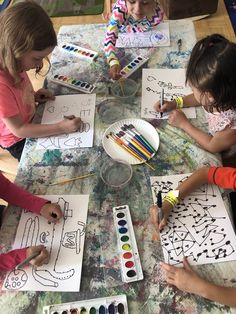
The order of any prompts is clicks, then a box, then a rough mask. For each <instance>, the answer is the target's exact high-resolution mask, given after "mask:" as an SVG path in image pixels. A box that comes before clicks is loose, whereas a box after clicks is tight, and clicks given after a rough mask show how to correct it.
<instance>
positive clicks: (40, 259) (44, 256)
mask: <svg viewBox="0 0 236 314" xmlns="http://www.w3.org/2000/svg"><path fill="white" fill-rule="evenodd" d="M36 252H40V254H39V255H38V256H36V257H35V258H34V259H32V260H31V261H30V262H29V263H30V264H31V265H34V266H42V265H43V264H46V263H47V262H48V259H49V253H48V251H47V250H46V248H45V246H43V245H38V246H30V247H28V248H27V250H26V257H30V256H31V255H32V254H34V253H36Z"/></svg>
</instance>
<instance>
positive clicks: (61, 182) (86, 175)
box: [49, 172, 95, 186]
mask: <svg viewBox="0 0 236 314" xmlns="http://www.w3.org/2000/svg"><path fill="white" fill-rule="evenodd" d="M94 175H95V173H94V172H91V173H88V174H85V175H82V176H78V177H75V178H71V179H67V180H63V181H59V182H55V183H50V184H49V185H50V186H52V185H58V184H64V183H68V182H72V181H75V180H79V179H84V178H88V177H91V176H94Z"/></svg>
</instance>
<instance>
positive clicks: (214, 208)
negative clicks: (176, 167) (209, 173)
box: [150, 174, 236, 266]
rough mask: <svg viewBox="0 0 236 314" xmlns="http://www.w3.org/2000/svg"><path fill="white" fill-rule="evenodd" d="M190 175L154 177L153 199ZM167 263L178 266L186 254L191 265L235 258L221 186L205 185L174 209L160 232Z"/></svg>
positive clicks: (232, 234) (233, 237) (233, 234)
mask: <svg viewBox="0 0 236 314" xmlns="http://www.w3.org/2000/svg"><path fill="white" fill-rule="evenodd" d="M188 176H189V174H188V175H172V176H163V177H151V178H150V179H151V187H152V195H153V200H154V202H156V195H157V193H158V191H159V190H161V191H162V192H163V197H164V195H165V194H166V193H167V192H169V191H170V190H174V189H176V188H177V186H178V184H179V182H182V181H183V180H185V179H186V178H187V177H188ZM161 243H162V248H163V253H164V258H165V261H166V262H167V263H170V264H173V265H176V266H179V265H181V264H182V260H183V257H184V256H186V257H188V261H189V262H190V264H192V265H200V264H208V263H218V262H226V261H232V260H236V236H235V233H234V230H233V227H232V224H231V221H230V219H229V216H228V213H227V210H226V208H225V206H224V202H223V200H222V197H221V195H220V191H219V188H218V187H217V186H215V185H207V184H205V185H203V186H202V187H200V188H199V189H197V190H195V191H194V192H193V193H192V194H191V195H189V196H188V197H186V198H185V199H184V200H182V201H180V203H179V204H178V205H177V206H176V207H175V208H174V209H173V211H172V212H171V214H170V216H169V218H168V225H167V226H166V227H165V228H164V229H163V231H162V232H161Z"/></svg>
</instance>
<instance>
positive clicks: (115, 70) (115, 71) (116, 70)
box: [109, 64, 121, 80]
mask: <svg viewBox="0 0 236 314" xmlns="http://www.w3.org/2000/svg"><path fill="white" fill-rule="evenodd" d="M109 75H110V77H111V78H112V79H113V80H119V79H120V78H121V74H120V65H119V64H115V65H113V66H112V67H111V68H110V72H109Z"/></svg>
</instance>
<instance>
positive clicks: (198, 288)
mask: <svg viewBox="0 0 236 314" xmlns="http://www.w3.org/2000/svg"><path fill="white" fill-rule="evenodd" d="M183 264H184V268H178V267H174V266H171V265H168V264H166V263H163V262H161V263H160V266H161V268H162V269H163V270H164V271H165V274H166V281H167V282H168V283H169V284H171V285H174V286H176V287H177V288H178V289H180V290H183V291H186V292H190V293H195V294H198V295H200V296H202V297H204V298H207V299H210V300H212V301H215V302H219V303H221V304H225V305H228V306H232V307H236V297H235V296H236V288H230V287H222V286H217V285H215V284H213V283H210V282H208V281H206V280H204V279H202V278H201V277H199V276H198V275H197V274H196V273H195V272H194V271H193V270H192V268H191V267H190V265H189V263H188V261H187V259H186V258H184V260H183Z"/></svg>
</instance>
